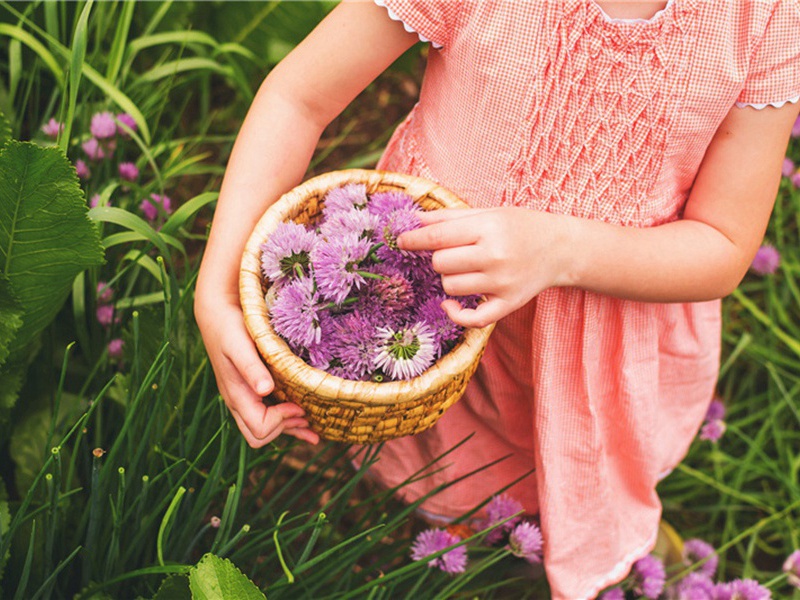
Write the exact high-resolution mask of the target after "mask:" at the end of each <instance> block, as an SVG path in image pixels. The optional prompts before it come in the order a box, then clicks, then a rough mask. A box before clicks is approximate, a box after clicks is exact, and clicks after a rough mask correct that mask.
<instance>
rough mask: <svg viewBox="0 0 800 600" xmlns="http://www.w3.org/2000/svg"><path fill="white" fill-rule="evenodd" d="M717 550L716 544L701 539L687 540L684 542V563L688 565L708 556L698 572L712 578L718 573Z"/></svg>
mask: <svg viewBox="0 0 800 600" xmlns="http://www.w3.org/2000/svg"><path fill="white" fill-rule="evenodd" d="M715 552H716V551H715V550H714V546H712V545H711V544H709V543H708V542H705V541H703V540H701V539H697V538H693V539H691V540H686V542H685V543H684V544H683V564H685V565H686V566H689V565H693V564H694V563H697V562H700V561H701V560H703V559H705V558H706V557H708V560H706V561H705V562H704V563H703V564H702V565H701V566H700V568H699V569H697V571H696V572H697V573H701V574H702V575H704V576H706V577H707V578H709V579H711V578H713V577H714V575H716V573H717V564H718V563H719V558H718V557H717V555H716V554H715Z"/></svg>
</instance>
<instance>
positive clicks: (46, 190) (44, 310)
mask: <svg viewBox="0 0 800 600" xmlns="http://www.w3.org/2000/svg"><path fill="white" fill-rule="evenodd" d="M102 262H103V247H102V245H101V244H100V237H99V235H98V232H97V229H96V228H95V225H94V224H93V223H92V222H91V221H90V220H89V219H88V218H87V216H86V203H85V201H84V198H83V192H82V191H81V189H80V187H79V186H78V178H77V177H76V175H75V169H74V168H73V166H72V165H71V164H70V162H69V161H68V160H67V158H66V157H65V156H64V154H63V153H62V152H61V151H60V150H59V149H57V148H53V147H49V148H42V147H40V146H36V145H35V144H31V143H23V142H16V141H11V142H9V143H8V144H7V145H6V146H5V148H3V150H2V151H0V272H2V273H3V274H4V275H5V276H6V277H7V278H8V280H9V281H10V282H11V288H12V290H13V291H14V294H15V296H16V297H17V299H18V300H19V302H20V304H21V305H22V307H23V309H24V311H25V313H24V316H23V323H22V326H21V327H20V328H19V330H18V331H17V335H16V338H15V340H14V342H13V344H12V346H11V351H12V352H13V351H14V350H15V349H19V348H21V347H22V346H24V345H26V344H27V343H28V342H29V341H30V340H32V339H33V337H34V336H35V335H36V334H37V333H38V332H39V331H41V330H42V329H43V328H44V327H45V326H46V325H48V324H49V323H50V321H52V319H53V318H54V317H55V315H56V313H57V312H58V310H59V308H61V305H62V304H63V302H64V300H66V298H67V296H68V294H69V292H70V289H71V287H72V280H73V279H74V278H75V276H76V275H77V274H78V273H80V272H81V271H83V270H84V269H86V268H87V267H90V266H95V265H99V264H101V263H102Z"/></svg>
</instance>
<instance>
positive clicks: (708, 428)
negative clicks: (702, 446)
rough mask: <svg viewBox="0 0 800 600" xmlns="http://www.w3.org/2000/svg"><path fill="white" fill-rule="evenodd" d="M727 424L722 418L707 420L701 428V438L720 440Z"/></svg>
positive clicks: (709, 440) (706, 440)
mask: <svg viewBox="0 0 800 600" xmlns="http://www.w3.org/2000/svg"><path fill="white" fill-rule="evenodd" d="M725 429H727V425H725V421H723V420H722V419H712V420H711V421H706V422H705V423H704V424H703V426H702V427H701V428H700V439H701V440H703V441H705V442H718V441H719V440H720V438H721V437H722V436H723V434H724V433H725Z"/></svg>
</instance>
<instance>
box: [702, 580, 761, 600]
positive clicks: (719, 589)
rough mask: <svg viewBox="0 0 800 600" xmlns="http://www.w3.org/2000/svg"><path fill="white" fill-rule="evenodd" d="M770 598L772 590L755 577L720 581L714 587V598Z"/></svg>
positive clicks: (745, 599) (732, 599) (723, 599)
mask: <svg viewBox="0 0 800 600" xmlns="http://www.w3.org/2000/svg"><path fill="white" fill-rule="evenodd" d="M770 598H772V592H770V591H769V590H768V589H767V588H765V587H764V586H762V585H760V584H759V583H758V582H757V581H755V580H754V579H737V580H735V581H731V582H729V583H718V584H717V585H716V587H715V588H714V600H769V599H770Z"/></svg>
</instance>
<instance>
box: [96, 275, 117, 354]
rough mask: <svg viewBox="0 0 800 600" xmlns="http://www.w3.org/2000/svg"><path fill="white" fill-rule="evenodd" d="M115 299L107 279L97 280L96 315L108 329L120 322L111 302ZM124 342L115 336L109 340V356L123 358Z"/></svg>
mask: <svg viewBox="0 0 800 600" xmlns="http://www.w3.org/2000/svg"><path fill="white" fill-rule="evenodd" d="M113 299H114V291H113V290H112V289H111V287H109V285H108V284H107V283H106V282H105V281H98V282H97V310H96V312H95V316H96V317H97V322H98V323H100V325H102V326H103V327H105V328H106V329H109V328H110V327H111V326H112V325H114V324H116V323H119V315H117V314H116V313H115V310H114V305H113V304H112V303H111V302H112V300H113ZM123 346H124V342H123V341H122V340H121V339H120V338H114V339H112V340H111V341H110V342H108V346H107V350H108V356H109V357H110V358H112V359H115V360H118V359H120V358H122V348H123Z"/></svg>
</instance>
